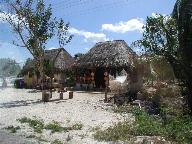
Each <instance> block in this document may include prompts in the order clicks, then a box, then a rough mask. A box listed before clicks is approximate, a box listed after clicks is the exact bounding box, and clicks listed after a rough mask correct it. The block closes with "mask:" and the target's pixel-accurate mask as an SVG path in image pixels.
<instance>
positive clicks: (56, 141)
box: [51, 139, 63, 144]
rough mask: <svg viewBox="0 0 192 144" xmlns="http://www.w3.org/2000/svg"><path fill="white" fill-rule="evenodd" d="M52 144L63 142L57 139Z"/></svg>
mask: <svg viewBox="0 0 192 144" xmlns="http://www.w3.org/2000/svg"><path fill="white" fill-rule="evenodd" d="M51 144H63V142H62V141H60V140H58V139H56V140H54V141H53V142H52V143H51Z"/></svg>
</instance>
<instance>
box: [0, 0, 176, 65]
mask: <svg viewBox="0 0 192 144" xmlns="http://www.w3.org/2000/svg"><path fill="white" fill-rule="evenodd" d="M45 1H46V3H47V4H49V3H51V4H52V7H53V14H54V16H56V17H57V18H63V19H64V21H65V22H69V23H70V26H71V28H70V33H71V34H73V35H74V37H73V39H72V41H71V42H70V43H69V44H67V45H66V46H65V49H66V50H67V51H68V52H69V53H70V54H71V55H74V54H76V53H86V52H87V51H88V50H89V49H90V48H91V47H92V46H93V45H94V44H95V43H96V42H98V41H106V40H115V39H123V40H125V41H126V42H127V43H128V45H130V44H131V43H132V42H133V41H135V40H138V39H140V38H141V36H142V32H141V28H142V26H143V24H144V23H145V19H146V17H147V16H152V14H153V13H160V14H171V12H172V9H173V6H174V3H175V0H45ZM0 8H1V6H0ZM0 17H1V13H0ZM13 40H16V41H17V38H16V36H15V34H13V33H12V32H11V30H10V27H9V26H8V24H7V23H4V22H2V20H1V18H0V58H2V57H9V58H13V59H16V61H17V62H20V63H22V62H24V61H25V60H26V58H28V57H31V55H30V54H29V52H28V51H27V50H25V49H24V48H20V47H16V46H14V45H12V41H13ZM58 47H59V45H58V42H57V41H56V40H52V41H50V42H49V43H48V45H47V49H52V48H58Z"/></svg>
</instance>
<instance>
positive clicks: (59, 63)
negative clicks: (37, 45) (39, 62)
mask: <svg viewBox="0 0 192 144" xmlns="http://www.w3.org/2000/svg"><path fill="white" fill-rule="evenodd" d="M45 59H46V60H49V61H50V62H54V61H55V63H54V67H55V68H56V69H59V70H65V69H68V68H70V67H71V66H72V65H73V63H74V59H73V57H72V56H71V55H70V54H69V53H68V52H67V51H66V50H65V49H64V48H59V49H52V50H46V51H45Z"/></svg>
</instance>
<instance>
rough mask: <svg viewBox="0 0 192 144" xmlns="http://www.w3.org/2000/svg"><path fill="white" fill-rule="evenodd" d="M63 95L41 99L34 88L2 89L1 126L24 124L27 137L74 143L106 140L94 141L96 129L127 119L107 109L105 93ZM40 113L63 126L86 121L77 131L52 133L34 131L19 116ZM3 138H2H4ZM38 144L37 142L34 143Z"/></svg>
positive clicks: (45, 120) (21, 133)
mask: <svg viewBox="0 0 192 144" xmlns="http://www.w3.org/2000/svg"><path fill="white" fill-rule="evenodd" d="M58 98H59V94H58V93H57V92H55V93H53V98H52V99H53V101H51V102H48V103H43V102H41V93H40V92H36V91H34V90H25V89H14V88H6V89H1V90H0V128H1V129H2V128H4V127H6V126H10V125H13V126H21V127H22V129H21V130H19V131H18V132H17V134H18V135H22V136H24V137H27V136H30V135H36V136H37V137H41V138H42V139H45V140H47V141H49V143H50V142H51V141H54V140H55V139H59V140H61V141H63V142H64V143H66V141H67V139H68V140H69V137H70V140H69V141H68V142H67V143H71V144H73V143H74V144H85V143H87V144H94V143H106V142H98V141H96V140H94V138H93V136H92V134H93V132H92V129H93V128H95V127H97V126H99V127H101V128H106V127H108V126H110V125H113V124H114V123H116V122H119V121H123V120H124V119H125V117H126V119H127V118H130V121H131V120H132V117H131V116H122V115H120V114H116V113H113V112H112V111H109V110H106V109H107V108H109V106H108V105H107V104H105V103H103V101H102V100H103V99H104V94H102V93H85V92H74V98H73V99H68V93H65V94H64V100H57V99H58ZM24 116H26V117H30V118H32V117H33V116H36V117H38V118H41V119H43V120H44V122H45V123H49V122H51V121H53V120H55V121H58V122H60V123H61V125H62V126H70V125H72V124H75V123H81V124H83V128H82V130H73V131H69V132H63V133H54V134H51V132H50V131H48V130H44V131H43V133H42V134H36V133H34V132H33V131H32V130H31V129H30V128H29V127H28V126H23V125H21V124H20V123H19V122H18V121H17V120H16V119H18V118H22V117H24ZM0 138H1V137H0ZM34 143H35V142H34Z"/></svg>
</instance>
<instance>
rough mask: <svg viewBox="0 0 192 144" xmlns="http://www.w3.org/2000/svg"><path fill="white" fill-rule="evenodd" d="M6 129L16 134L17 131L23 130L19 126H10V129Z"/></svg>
mask: <svg viewBox="0 0 192 144" xmlns="http://www.w3.org/2000/svg"><path fill="white" fill-rule="evenodd" d="M4 129H6V130H9V131H10V132H11V133H16V132H17V130H19V129H21V128H20V127H19V126H17V127H14V126H8V127H5V128H4Z"/></svg>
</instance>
